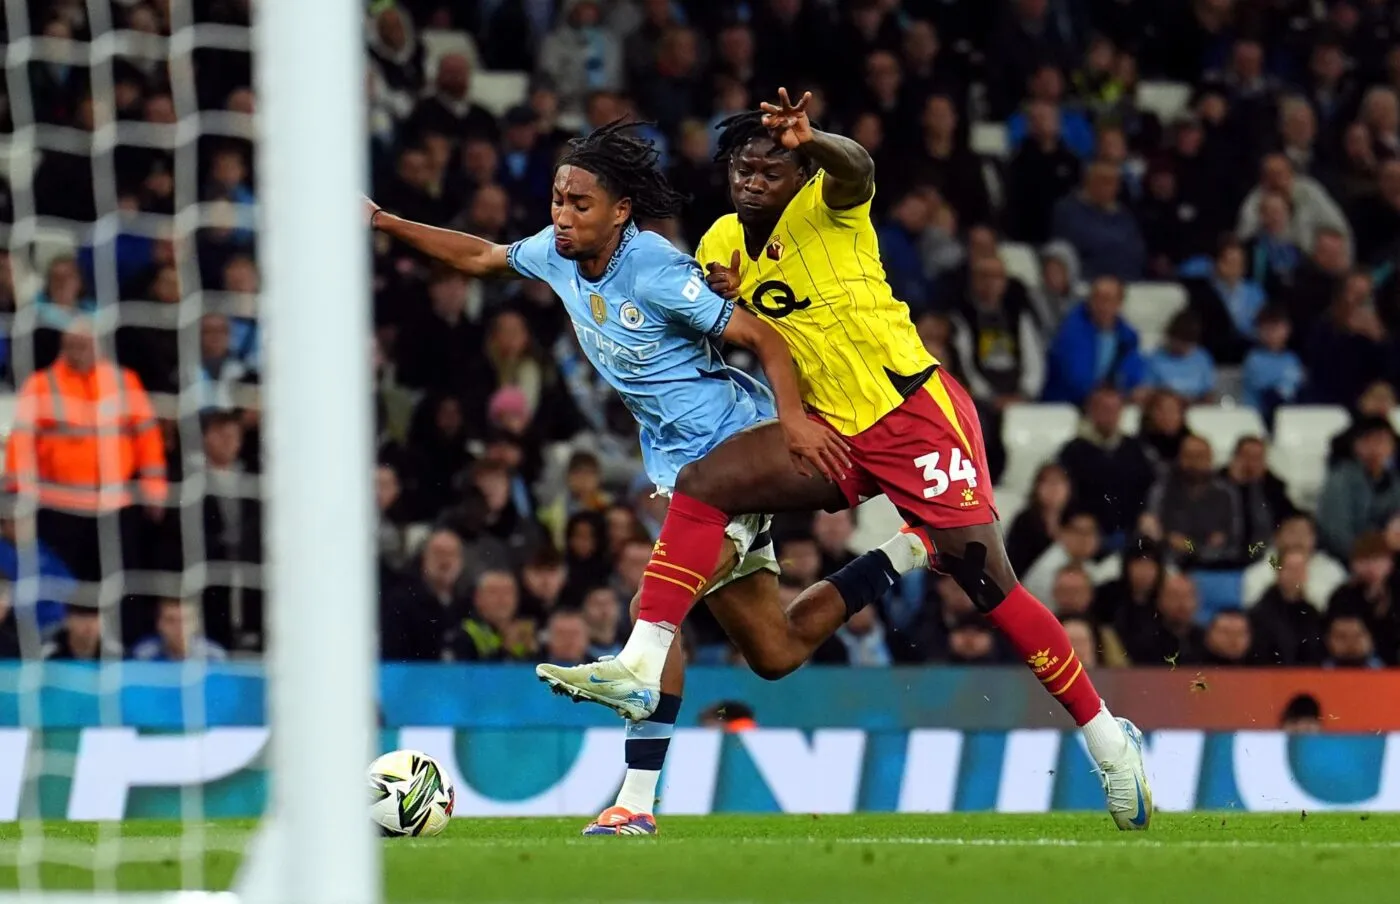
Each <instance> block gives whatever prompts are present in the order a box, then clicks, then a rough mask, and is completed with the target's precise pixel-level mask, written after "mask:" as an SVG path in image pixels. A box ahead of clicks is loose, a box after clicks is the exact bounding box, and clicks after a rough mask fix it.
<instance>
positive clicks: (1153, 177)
mask: <svg viewBox="0 0 1400 904" xmlns="http://www.w3.org/2000/svg"><path fill="white" fill-rule="evenodd" d="M1200 214H1201V212H1200V211H1199V210H1198V209H1197V208H1196V207H1195V206H1194V205H1192V204H1191V203H1190V202H1189V201H1187V200H1186V199H1185V198H1183V197H1182V195H1181V185H1180V181H1179V179H1178V178H1177V174H1176V171H1175V170H1173V169H1172V168H1171V166H1170V164H1165V163H1156V164H1154V165H1153V166H1151V167H1149V168H1148V170H1147V171H1146V173H1145V174H1144V176H1143V180H1142V194H1141V195H1140V196H1139V197H1138V198H1137V201H1136V202H1135V204H1134V207H1133V215H1134V217H1135V218H1136V219H1137V221H1138V225H1139V226H1140V227H1141V229H1142V241H1143V245H1144V247H1145V248H1146V250H1147V274H1146V275H1147V276H1148V277H1149V278H1151V279H1167V278H1170V277H1171V275H1172V274H1174V273H1175V272H1176V268H1177V265H1179V264H1180V263H1181V262H1182V261H1183V260H1185V259H1186V257H1187V256H1188V254H1190V252H1192V251H1194V250H1195V245H1196V244H1197V243H1196V240H1195V234H1196V233H1197V232H1199V231H1200V227H1199V226H1198V225H1197V224H1198V221H1199V218H1200Z"/></svg>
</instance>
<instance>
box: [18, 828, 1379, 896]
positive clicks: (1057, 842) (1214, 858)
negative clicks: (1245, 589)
mask: <svg viewBox="0 0 1400 904" xmlns="http://www.w3.org/2000/svg"><path fill="white" fill-rule="evenodd" d="M581 823H582V820H578V819H479V820H473V819H458V820H456V821H454V822H453V824H452V825H451V826H450V827H449V829H448V830H447V832H446V833H444V834H443V835H441V836H439V837H437V838H423V839H414V838H403V839H387V840H385V841H384V843H383V851H384V870H385V899H386V900H387V901H389V902H447V901H468V902H494V904H506V902H511V904H524V902H529V904H585V902H599V904H634V902H636V904H640V902H690V904H706V902H730V904H739V902H746V904H779V902H782V904H818V902H839V904H867V902H891V904H895V902H919V904H926V902H939V904H949V902H977V904H999V902H1009V901H1024V902H1027V904H1059V902H1066V904H1068V902H1092V904H1110V902H1120V901H1121V902H1133V904H1136V902H1163V904H1166V902H1170V904H1204V902H1216V901H1218V902H1222V904H1223V902H1255V901H1258V902H1269V904H1283V902H1292V901H1324V900H1339V901H1347V902H1369V901H1385V900H1395V899H1396V898H1395V896H1396V895H1397V894H1400V893H1398V892H1397V888H1400V879H1397V876H1398V875H1400V872H1397V868H1396V864H1397V862H1400V816H1395V815H1388V816H1382V815H1374V816H1366V815H1360V814H1355V813H1351V814H1307V815H1304V814H1299V813H1292V814H1269V815H1261V814H1240V813H1214V814H1189V815H1188V814H1174V813H1164V814H1159V815H1158V816H1157V817H1156V818H1155V820H1154V823H1153V826H1152V829H1151V830H1150V831H1148V832H1142V833H1132V834H1126V833H1120V832H1118V831H1116V830H1115V829H1114V828H1113V826H1112V823H1111V822H1110V821H1109V819H1108V817H1107V816H1106V815H1103V814H1052V815H1034V816H1019V815H1018V816H1007V815H998V814H980V813H977V814H956V815H940V816H932V815H929V816H925V815H899V814H878V815H877V814H871V815H859V816H708V817H663V818H662V820H661V831H662V834H661V835H660V836H659V837H656V838H581V837H579V835H578V831H579V828H580V827H581ZM120 830H121V833H122V849H121V857H122V860H123V861H124V863H123V866H122V867H121V868H120V870H119V873H118V885H119V887H121V888H123V889H128V890H138V889H140V890H151V889H165V888H175V887H178V886H179V884H180V876H181V859H180V858H181V847H182V846H181V838H180V834H179V833H180V831H181V826H180V825H179V824H178V823H163V822H139V821H134V822H128V823H125V824H123V825H122V826H121V827H120ZM251 830H252V826H251V825H250V824H249V823H246V822H211V823H207V824H205V825H204V827H203V833H204V845H205V848H206V851H207V853H206V855H205V858H206V859H205V866H206V882H207V885H208V887H213V888H225V887H227V885H228V883H229V881H230V879H231V877H232V875H233V872H234V870H235V868H236V867H237V864H238V859H239V856H240V851H241V849H242V845H243V844H244V843H245V842H246V840H247V838H248V836H249V833H250V832H251ZM44 831H45V832H46V833H47V840H46V847H47V848H48V849H49V851H50V853H52V854H53V855H54V856H55V857H56V858H59V859H62V860H65V861H67V862H66V863H59V862H46V863H44V864H43V865H42V866H41V867H40V873H39V875H40V877H41V878H42V881H43V884H44V885H45V886H46V887H51V888H68V889H83V888H91V887H92V874H91V873H90V872H89V871H87V870H85V869H82V868H80V867H78V866H76V865H73V864H78V863H88V862H90V860H91V857H92V855H93V844H94V842H95V840H96V839H97V838H98V836H99V830H98V828H97V827H96V826H94V825H92V824H90V823H59V822H55V823H48V824H46V825H45V826H44ZM103 831H105V832H107V833H109V835H114V834H115V832H116V828H115V827H112V826H109V827H107V828H106V829H105V830H103ZM19 839H20V833H19V828H18V827H17V826H16V825H13V824H9V825H3V826H0V890H3V889H14V888H16V887H17V885H18V884H19V882H20V873H19V872H18V871H17V867H16V865H15V864H16V862H17V861H18V858H19V856H20V853H21V846H20V844H19Z"/></svg>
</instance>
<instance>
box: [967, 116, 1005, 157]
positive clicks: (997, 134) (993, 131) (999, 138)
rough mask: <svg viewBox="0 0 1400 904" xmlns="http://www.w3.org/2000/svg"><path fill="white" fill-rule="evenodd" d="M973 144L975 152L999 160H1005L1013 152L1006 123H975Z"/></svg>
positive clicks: (973, 126) (973, 125)
mask: <svg viewBox="0 0 1400 904" xmlns="http://www.w3.org/2000/svg"><path fill="white" fill-rule="evenodd" d="M971 143H972V150H973V151H974V152H976V153H978V154H982V155H984V156H987V157H995V158H996V159H998V160H1005V159H1006V157H1007V155H1008V154H1009V153H1010V150H1011V148H1010V146H1009V142H1008V141H1007V138H1006V123H1004V122H975V123H973V124H972V142H971Z"/></svg>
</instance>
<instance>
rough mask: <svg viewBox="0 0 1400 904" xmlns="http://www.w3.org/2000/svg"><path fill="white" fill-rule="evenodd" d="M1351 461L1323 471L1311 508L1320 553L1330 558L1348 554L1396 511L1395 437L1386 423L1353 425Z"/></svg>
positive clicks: (1399, 483)
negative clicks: (1324, 477) (1324, 475)
mask: <svg viewBox="0 0 1400 904" xmlns="http://www.w3.org/2000/svg"><path fill="white" fill-rule="evenodd" d="M1353 448H1354V450H1355V454H1356V460H1355V461H1344V462H1341V463H1339V464H1337V465H1335V466H1333V468H1332V469H1331V470H1330V471H1329V472H1328V474H1327V480H1326V482H1325V483H1324V484H1323V487H1322V495H1321V496H1320V497H1319V499H1318V504H1317V529H1318V534H1319V535H1320V536H1321V538H1322V548H1323V549H1325V550H1327V551H1328V552H1330V553H1332V554H1333V555H1335V556H1338V557H1339V558H1340V557H1344V556H1346V555H1348V554H1350V552H1351V550H1352V547H1353V544H1355V543H1356V540H1357V537H1359V536H1361V534H1363V533H1365V532H1366V531H1371V530H1380V529H1382V528H1384V527H1385V523H1386V522H1387V521H1388V520H1390V517H1391V516H1392V515H1394V514H1395V513H1396V512H1397V511H1400V475H1397V473H1396V470H1395V434H1394V432H1393V431H1392V429H1391V426H1390V424H1389V423H1388V422H1386V421H1385V420H1383V419H1381V418H1370V419H1367V420H1365V421H1361V422H1358V424H1357V426H1356V437H1355V441H1354V446H1353Z"/></svg>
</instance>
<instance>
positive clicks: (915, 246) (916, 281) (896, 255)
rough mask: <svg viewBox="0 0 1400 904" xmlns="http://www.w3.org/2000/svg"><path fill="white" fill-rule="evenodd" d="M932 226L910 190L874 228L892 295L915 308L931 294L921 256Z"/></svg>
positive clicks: (924, 202) (923, 201)
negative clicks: (879, 225)
mask: <svg viewBox="0 0 1400 904" xmlns="http://www.w3.org/2000/svg"><path fill="white" fill-rule="evenodd" d="M932 228H933V209H932V208H931V207H930V205H929V203H928V199H927V197H926V196H925V195H924V194H922V193H920V192H910V193H908V194H906V195H904V196H903V197H901V198H900V199H899V200H898V201H896V202H895V203H894V206H893V207H892V208H891V210H890V218H889V221H888V222H886V223H885V224H884V225H882V226H881V227H880V228H879V231H878V235H879V240H880V262H881V263H882V264H883V265H884V268H885V276H886V278H887V279H888V280H889V283H890V288H891V289H892V290H893V291H894V295H895V297H896V298H899V299H902V300H904V301H905V302H906V303H908V304H909V305H910V306H911V307H915V308H922V307H924V306H925V305H926V304H927V303H928V301H929V299H930V297H931V296H932V294H933V288H932V284H931V281H930V280H929V278H928V275H927V273H926V272H925V265H924V258H923V245H924V236H925V234H926V233H928V232H929V230H931V229H932ZM721 263H726V264H727V262H726V261H722V262H721Z"/></svg>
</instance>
